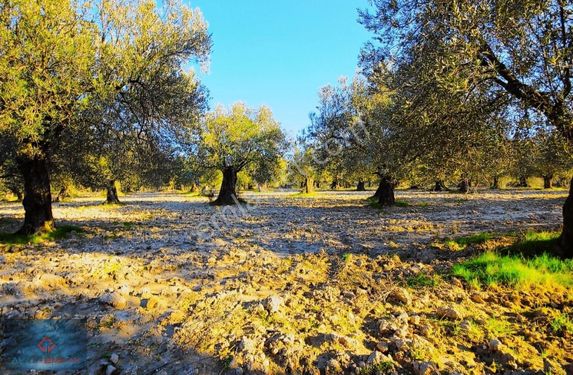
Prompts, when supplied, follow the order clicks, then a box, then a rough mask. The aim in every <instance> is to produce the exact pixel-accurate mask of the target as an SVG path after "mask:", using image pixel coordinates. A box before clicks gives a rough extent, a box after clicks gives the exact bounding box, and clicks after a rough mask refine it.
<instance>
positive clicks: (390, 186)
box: [378, 177, 396, 207]
mask: <svg viewBox="0 0 573 375" xmlns="http://www.w3.org/2000/svg"><path fill="white" fill-rule="evenodd" d="M379 190H380V196H379V197H378V204H379V205H380V206H381V207H389V206H393V205H395V204H396V198H395V197H394V183H393V181H392V180H391V179H389V178H386V177H383V178H382V179H381V180H380V187H379Z"/></svg>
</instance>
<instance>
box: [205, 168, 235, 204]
mask: <svg viewBox="0 0 573 375" xmlns="http://www.w3.org/2000/svg"><path fill="white" fill-rule="evenodd" d="M236 188H237V170H236V169H235V168H234V167H225V168H224V169H223V182H222V183H221V189H220V190H219V196H218V197H217V199H215V201H214V202H211V204H212V205H214V206H226V205H231V204H236V203H237V202H238V201H239V200H238V199H237V191H236Z"/></svg>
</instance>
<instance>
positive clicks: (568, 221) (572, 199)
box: [557, 179, 573, 258]
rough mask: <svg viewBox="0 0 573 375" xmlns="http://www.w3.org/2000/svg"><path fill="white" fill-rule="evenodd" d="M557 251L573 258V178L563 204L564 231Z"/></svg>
mask: <svg viewBox="0 0 573 375" xmlns="http://www.w3.org/2000/svg"><path fill="white" fill-rule="evenodd" d="M557 253H558V255H560V256H562V257H564V258H573V179H571V184H570V185H569V195H568V196H567V199H566V200H565V204H564V205H563V231H562V232H561V236H560V237H559V241H558V243H557Z"/></svg>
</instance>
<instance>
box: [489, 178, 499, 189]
mask: <svg viewBox="0 0 573 375" xmlns="http://www.w3.org/2000/svg"><path fill="white" fill-rule="evenodd" d="M489 188H490V189H492V190H499V177H494V178H493V181H492V183H491V186H490V187H489Z"/></svg>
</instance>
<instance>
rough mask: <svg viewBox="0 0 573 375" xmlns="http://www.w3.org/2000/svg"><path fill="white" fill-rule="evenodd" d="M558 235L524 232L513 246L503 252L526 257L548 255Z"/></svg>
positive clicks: (549, 232)
mask: <svg viewBox="0 0 573 375" xmlns="http://www.w3.org/2000/svg"><path fill="white" fill-rule="evenodd" d="M559 235H560V233H559V232H557V231H543V232H526V233H525V234H523V235H521V236H519V238H518V240H517V241H516V242H515V243H514V244H513V245H511V246H509V247H508V248H507V249H503V250H504V252H505V253H508V254H521V255H526V256H530V255H535V254H542V253H550V252H551V251H553V249H554V248H555V245H556V244H557V240H558V239H559Z"/></svg>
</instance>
